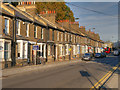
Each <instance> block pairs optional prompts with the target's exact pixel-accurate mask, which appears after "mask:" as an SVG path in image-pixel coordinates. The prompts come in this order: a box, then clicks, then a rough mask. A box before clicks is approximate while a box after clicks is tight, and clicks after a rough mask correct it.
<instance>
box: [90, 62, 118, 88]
mask: <svg viewBox="0 0 120 90" xmlns="http://www.w3.org/2000/svg"><path fill="white" fill-rule="evenodd" d="M119 65H120V63H119V64H117V65H116V66H115V67H113V68H112V69H111V70H110V71H109V72H108V73H107V74H106V75H105V76H103V77H102V78H101V79H100V80H99V81H98V82H97V83H96V84H95V85H94V86H92V88H91V89H90V90H92V89H99V87H100V86H102V85H103V84H104V83H105V82H106V80H107V79H108V78H109V77H110V76H111V75H112V74H113V72H114V71H115V70H116V69H117V68H118V67H119Z"/></svg>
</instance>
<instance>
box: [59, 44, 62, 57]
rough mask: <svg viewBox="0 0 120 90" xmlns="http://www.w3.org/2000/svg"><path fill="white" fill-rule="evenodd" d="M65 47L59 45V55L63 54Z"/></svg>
mask: <svg viewBox="0 0 120 90" xmlns="http://www.w3.org/2000/svg"><path fill="white" fill-rule="evenodd" d="M62 49H63V47H62V45H59V56H63V50H62Z"/></svg>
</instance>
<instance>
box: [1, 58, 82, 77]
mask: <svg viewBox="0 0 120 90" xmlns="http://www.w3.org/2000/svg"><path fill="white" fill-rule="evenodd" d="M80 61H81V60H80V59H79V60H71V61H62V62H51V63H47V64H45V65H40V64H39V65H30V66H24V67H13V68H8V69H3V70H1V72H2V77H0V78H4V77H8V76H11V75H16V74H19V73H24V72H30V71H35V70H41V71H45V70H46V69H47V70H48V69H50V68H54V67H59V66H62V65H66V64H70V63H75V62H80Z"/></svg>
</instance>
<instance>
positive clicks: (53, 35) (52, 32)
mask: <svg viewBox="0 0 120 90" xmlns="http://www.w3.org/2000/svg"><path fill="white" fill-rule="evenodd" d="M52 40H53V41H54V30H53V31H52Z"/></svg>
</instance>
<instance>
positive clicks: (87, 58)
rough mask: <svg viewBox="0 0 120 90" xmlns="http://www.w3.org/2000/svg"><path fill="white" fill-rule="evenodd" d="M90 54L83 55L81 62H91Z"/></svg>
mask: <svg viewBox="0 0 120 90" xmlns="http://www.w3.org/2000/svg"><path fill="white" fill-rule="evenodd" d="M92 56H93V55H92V54H91V53H85V54H84V55H83V57H82V60H87V61H88V60H91V59H92Z"/></svg>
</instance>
